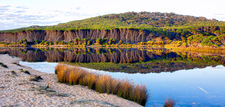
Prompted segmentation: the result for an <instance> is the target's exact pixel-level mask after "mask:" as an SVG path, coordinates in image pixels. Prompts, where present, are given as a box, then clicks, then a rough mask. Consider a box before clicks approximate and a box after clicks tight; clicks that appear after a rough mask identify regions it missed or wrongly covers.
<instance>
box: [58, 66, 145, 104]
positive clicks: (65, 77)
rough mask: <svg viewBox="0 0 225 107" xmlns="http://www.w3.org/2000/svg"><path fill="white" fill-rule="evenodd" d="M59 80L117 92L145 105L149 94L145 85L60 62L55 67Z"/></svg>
mask: <svg viewBox="0 0 225 107" xmlns="http://www.w3.org/2000/svg"><path fill="white" fill-rule="evenodd" d="M55 71H56V74H57V75H58V81H59V82H61V83H67V84H71V85H76V84H79V85H83V86H88V88H90V89H94V90H96V91H97V92H100V93H108V94H115V95H117V96H119V97H123V98H126V99H128V100H131V101H135V102H137V103H139V104H141V105H145V103H146V101H147V98H148V94H147V90H146V87H145V86H143V85H140V84H139V85H134V84H133V83H132V82H130V81H128V80H118V79H113V78H112V77H111V76H109V75H100V74H95V73H92V72H88V71H86V70H84V69H82V68H79V67H72V66H68V65H64V64H58V65H57V66H56V68H55Z"/></svg>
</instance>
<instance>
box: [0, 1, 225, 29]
mask: <svg viewBox="0 0 225 107" xmlns="http://www.w3.org/2000/svg"><path fill="white" fill-rule="evenodd" d="M224 4H225V0H135V1H134V0H0V30H7V29H14V28H20V27H27V26H31V25H42V26H44V25H55V24H58V23H65V22H68V21H72V20H81V19H84V18H89V17H94V16H99V15H105V14H111V13H124V12H131V11H135V12H140V11H147V12H167V13H169V12H173V13H177V14H182V15H193V16H203V17H206V18H208V19H212V18H215V19H217V20H221V21H225V6H224Z"/></svg>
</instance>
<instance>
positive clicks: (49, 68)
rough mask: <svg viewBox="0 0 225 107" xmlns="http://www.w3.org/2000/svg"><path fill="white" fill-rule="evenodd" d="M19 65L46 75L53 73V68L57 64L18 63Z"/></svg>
mask: <svg viewBox="0 0 225 107" xmlns="http://www.w3.org/2000/svg"><path fill="white" fill-rule="evenodd" d="M19 63H20V64H21V65H25V66H28V67H31V68H32V69H35V70H38V71H41V72H46V73H55V67H56V65H57V64H58V63H55V62H24V61H20V62H19Z"/></svg>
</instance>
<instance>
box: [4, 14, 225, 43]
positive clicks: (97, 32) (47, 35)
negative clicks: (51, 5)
mask: <svg viewBox="0 0 225 107" xmlns="http://www.w3.org/2000/svg"><path fill="white" fill-rule="evenodd" d="M38 35H39V36H40V37H38ZM0 36H1V39H0V41H3V42H8V41H10V42H18V41H20V40H22V39H25V38H26V39H28V41H33V40H36V39H37V40H39V41H43V40H45V41H52V42H54V41H65V42H68V41H70V40H74V39H75V38H81V39H84V38H87V39H88V38H90V39H91V38H94V39H97V38H101V39H103V38H106V39H108V40H109V39H116V41H117V42H118V41H119V40H123V41H124V42H125V43H138V42H147V41H164V42H166V41H168V40H172V41H179V40H180V41H181V40H182V41H183V42H184V41H186V42H187V41H188V40H189V41H191V42H194V43H191V42H189V43H191V45H192V46H195V45H193V44H195V43H197V44H199V43H201V42H203V41H204V40H205V39H206V42H204V43H203V44H208V42H211V43H209V44H210V45H211V46H213V45H212V44H216V45H217V46H223V44H224V43H225V22H223V21H218V20H216V19H212V20H211V19H206V18H204V17H194V16H188V15H178V14H175V13H159V12H139V13H137V12H127V13H121V14H109V15H104V16H98V17H93V18H88V19H84V20H76V21H71V22H68V23H61V24H58V25H55V26H31V27H27V28H20V29H14V30H8V31H1V32H0ZM14 36H15V37H16V39H10V38H13V37H14ZM32 37H35V38H32ZM51 38H54V39H51ZM175 44H180V43H177V42H176V43H175ZM186 44H188V43H186ZM214 46H215V45H214Z"/></svg>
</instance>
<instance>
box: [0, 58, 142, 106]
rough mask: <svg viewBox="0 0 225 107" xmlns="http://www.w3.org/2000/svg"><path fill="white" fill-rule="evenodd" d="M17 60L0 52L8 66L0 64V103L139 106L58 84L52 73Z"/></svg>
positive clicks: (77, 86) (112, 97) (109, 96)
mask: <svg viewBox="0 0 225 107" xmlns="http://www.w3.org/2000/svg"><path fill="white" fill-rule="evenodd" d="M19 61H20V59H19V58H17V57H13V56H9V55H7V54H0V62H2V63H3V64H4V65H6V66H7V67H3V66H1V65H0V106H73V107H74V106H75V107H76V106H77V107H80V106H92V107H93V106H94V107H96V106H101V107H102V106H103V107H104V106H107V107H110V106H122V107H139V106H141V105H139V104H137V103H135V102H132V101H128V100H126V99H123V98H120V97H117V96H115V95H108V94H100V93H98V92H95V91H93V90H90V89H88V88H87V87H84V86H80V85H75V86H70V85H66V84H62V83H58V82H57V76H56V75H55V74H48V73H43V72H39V71H36V70H33V69H31V68H29V67H26V66H23V65H19V64H18V62H19ZM25 71H28V72H29V73H30V75H29V73H26V72H25ZM35 75H36V77H37V76H40V77H41V78H38V77H37V78H36V77H35Z"/></svg>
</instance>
